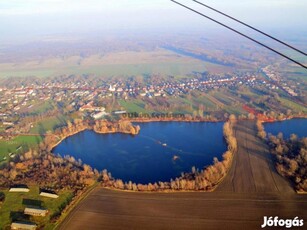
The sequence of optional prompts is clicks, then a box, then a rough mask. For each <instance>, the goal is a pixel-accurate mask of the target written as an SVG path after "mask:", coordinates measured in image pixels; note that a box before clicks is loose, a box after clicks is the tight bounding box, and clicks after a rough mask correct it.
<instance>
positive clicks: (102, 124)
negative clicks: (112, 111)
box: [40, 119, 140, 151]
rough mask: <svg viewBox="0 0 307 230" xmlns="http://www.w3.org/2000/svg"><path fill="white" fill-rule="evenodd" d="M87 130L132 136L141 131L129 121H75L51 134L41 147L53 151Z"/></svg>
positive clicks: (68, 122)
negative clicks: (64, 141)
mask: <svg viewBox="0 0 307 230" xmlns="http://www.w3.org/2000/svg"><path fill="white" fill-rule="evenodd" d="M86 129H92V130H94V131H95V132H97V133H127V134H132V135H136V134H138V133H139V131H140V127H139V126H133V125H132V124H131V122H129V121H123V120H120V121H118V122H110V121H106V120H97V121H92V122H91V121H86V120H81V119H75V120H74V121H73V122H71V121H67V126H65V127H62V128H58V129H57V130H56V131H55V132H54V134H52V133H50V135H47V136H46V137H45V139H44V142H43V143H41V144H40V147H41V149H45V150H47V151H51V150H52V149H53V147H54V146H55V145H56V144H57V143H58V142H59V141H60V140H63V139H65V138H66V137H68V136H72V135H74V134H76V133H79V132H82V131H84V130H86Z"/></svg>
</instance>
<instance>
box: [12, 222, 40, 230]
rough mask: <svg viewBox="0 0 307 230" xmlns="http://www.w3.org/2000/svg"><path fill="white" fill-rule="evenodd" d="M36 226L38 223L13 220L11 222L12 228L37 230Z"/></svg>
mask: <svg viewBox="0 0 307 230" xmlns="http://www.w3.org/2000/svg"><path fill="white" fill-rule="evenodd" d="M36 228H37V225H36V224H33V223H22V222H13V223H12V224H11V229H25V230H35V229H36Z"/></svg>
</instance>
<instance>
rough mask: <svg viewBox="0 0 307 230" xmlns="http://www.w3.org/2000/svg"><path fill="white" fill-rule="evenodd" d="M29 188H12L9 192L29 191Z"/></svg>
mask: <svg viewBox="0 0 307 230" xmlns="http://www.w3.org/2000/svg"><path fill="white" fill-rule="evenodd" d="M29 191H30V189H28V188H10V190H9V192H29Z"/></svg>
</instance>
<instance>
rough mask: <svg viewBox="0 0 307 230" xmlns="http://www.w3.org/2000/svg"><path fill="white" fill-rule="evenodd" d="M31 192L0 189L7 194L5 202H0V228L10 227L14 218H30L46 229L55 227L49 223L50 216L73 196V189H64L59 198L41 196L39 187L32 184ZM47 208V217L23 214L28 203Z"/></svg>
mask: <svg viewBox="0 0 307 230" xmlns="http://www.w3.org/2000/svg"><path fill="white" fill-rule="evenodd" d="M29 188H30V192H29V193H10V192H8V190H4V191H0V192H3V193H4V194H5V201H4V203H2V204H0V229H10V228H9V226H10V224H11V222H12V221H14V219H17V220H29V221H31V222H35V223H36V224H37V225H38V226H40V227H42V226H44V229H54V225H53V224H50V223H49V224H48V222H49V220H50V217H51V216H52V215H53V214H55V213H57V212H59V211H61V210H60V207H61V206H64V204H65V203H66V201H67V200H68V199H70V198H71V196H72V193H71V191H62V192H60V193H59V198H57V199H52V198H46V197H41V196H39V188H38V187H37V186H30V187H29ZM38 204H39V206H41V207H43V208H46V209H48V210H49V213H48V215H47V216H46V217H30V218H29V219H27V218H26V219H24V218H25V217H24V216H23V215H22V214H21V213H23V211H24V208H25V207H26V206H27V205H35V206H37V205H38Z"/></svg>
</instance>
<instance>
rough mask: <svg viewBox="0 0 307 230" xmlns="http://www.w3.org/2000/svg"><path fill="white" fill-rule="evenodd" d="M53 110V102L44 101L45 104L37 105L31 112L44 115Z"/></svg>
mask: <svg viewBox="0 0 307 230" xmlns="http://www.w3.org/2000/svg"><path fill="white" fill-rule="evenodd" d="M52 108H54V105H53V103H52V101H50V100H48V101H44V102H43V103H41V104H39V105H35V106H33V107H32V108H31V112H32V113H44V112H46V111H48V110H51V109H52Z"/></svg>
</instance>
